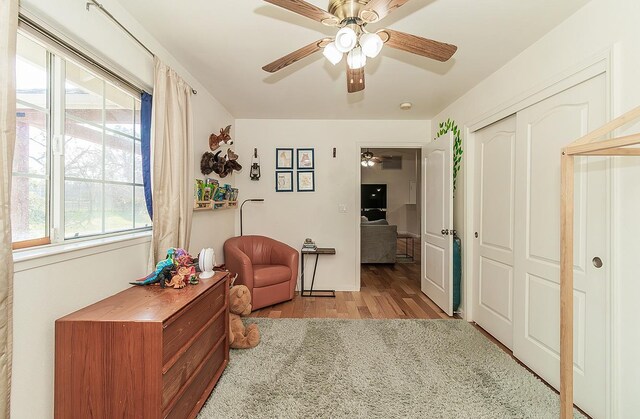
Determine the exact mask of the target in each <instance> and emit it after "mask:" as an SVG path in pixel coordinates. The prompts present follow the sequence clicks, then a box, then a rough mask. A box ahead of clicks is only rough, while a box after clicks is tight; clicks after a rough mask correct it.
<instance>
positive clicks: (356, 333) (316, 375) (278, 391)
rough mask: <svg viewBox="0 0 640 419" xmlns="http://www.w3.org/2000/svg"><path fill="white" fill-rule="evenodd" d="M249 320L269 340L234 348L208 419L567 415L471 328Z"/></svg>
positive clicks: (432, 323)
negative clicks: (247, 346) (256, 344)
mask: <svg viewBox="0 0 640 419" xmlns="http://www.w3.org/2000/svg"><path fill="white" fill-rule="evenodd" d="M245 320H249V322H254V321H255V323H257V324H258V326H259V327H260V331H261V334H262V342H261V343H260V345H258V347H256V348H254V349H250V350H231V361H230V363H229V366H228V367H227V369H226V371H225V372H224V374H223V375H222V377H221V379H220V381H219V383H218V384H217V386H216V388H215V389H214V391H213V393H212V394H211V397H210V398H209V400H208V401H207V403H206V404H205V406H204V407H203V408H202V411H201V412H200V415H199V416H198V418H199V419H213V418H343V417H349V418H456V419H457V418H476V419H481V418H491V419H494V418H557V417H558V416H559V406H560V402H559V397H558V396H557V395H556V394H555V393H554V392H553V391H552V390H550V389H549V388H548V387H547V386H546V385H545V384H544V383H542V382H541V381H540V380H538V379H537V378H536V377H535V376H534V375H533V374H531V373H530V372H528V371H527V370H526V369H524V368H522V367H521V366H520V365H518V364H517V363H516V362H515V361H514V360H513V359H512V358H511V357H509V355H507V354H506V353H504V352H503V351H501V350H500V349H499V348H498V347H497V346H495V345H494V344H493V343H491V342H490V341H489V340H487V338H485V337H484V336H483V335H482V334H481V333H480V332H478V331H477V330H476V329H474V328H473V326H471V325H470V324H468V323H467V322H465V321H463V320H335V319H245ZM575 417H582V415H580V414H578V413H576V415H575Z"/></svg>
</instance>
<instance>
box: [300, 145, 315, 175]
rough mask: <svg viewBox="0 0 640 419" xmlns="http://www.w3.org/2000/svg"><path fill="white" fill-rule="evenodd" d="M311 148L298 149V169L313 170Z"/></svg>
mask: <svg viewBox="0 0 640 419" xmlns="http://www.w3.org/2000/svg"><path fill="white" fill-rule="evenodd" d="M313 169H315V167H314V162H313V148H299V149H298V170H313Z"/></svg>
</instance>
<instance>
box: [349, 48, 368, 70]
mask: <svg viewBox="0 0 640 419" xmlns="http://www.w3.org/2000/svg"><path fill="white" fill-rule="evenodd" d="M366 63H367V56H366V55H364V52H362V48H360V47H358V48H354V49H352V50H351V51H349V54H347V64H348V65H349V68H350V69H352V70H357V69H359V68H362V67H364V66H365V64H366Z"/></svg>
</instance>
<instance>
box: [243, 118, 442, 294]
mask: <svg viewBox="0 0 640 419" xmlns="http://www.w3.org/2000/svg"><path fill="white" fill-rule="evenodd" d="M430 129H431V125H430V122H429V121H342V120H341V121H327V120H255V119H239V120H237V121H236V138H237V139H238V149H237V151H238V153H239V154H240V159H241V163H242V165H243V166H244V167H245V168H246V169H245V170H243V173H241V174H239V175H237V176H236V180H237V184H238V186H239V187H240V194H241V196H242V199H246V198H264V199H265V202H264V203H248V204H246V205H245V207H244V233H245V234H258V235H265V236H269V237H272V238H274V239H276V240H280V241H282V242H285V243H287V244H289V245H290V246H292V247H294V248H296V249H299V248H300V247H301V246H302V242H303V241H304V239H305V238H306V237H311V238H312V239H314V240H315V241H316V243H317V244H318V246H321V247H335V248H336V251H337V254H336V255H335V256H323V257H321V259H322V260H321V261H319V263H318V274H317V277H316V284H315V287H317V288H335V289H337V290H342V291H354V290H356V284H355V278H356V272H355V269H356V265H357V263H356V231H357V227H358V224H357V223H359V214H360V203H359V202H356V200H357V198H356V195H357V192H358V190H359V187H360V186H359V183H358V180H357V174H358V171H359V170H360V167H361V166H360V163H359V162H360V144H359V143H361V142H366V143H367V145H374V144H375V143H376V142H379V143H383V142H388V141H389V139H390V138H393V139H394V141H397V142H398V143H400V142H426V141H427V140H428V137H429V132H430ZM254 147H257V148H258V155H259V156H260V159H261V168H262V178H261V179H260V181H258V182H255V181H251V180H249V172H248V167H249V163H250V157H251V154H252V152H253V149H254ZM276 147H289V148H302V147H313V148H315V165H316V169H315V176H316V191H315V192H306V193H303V192H287V193H284V192H281V193H277V192H275V155H276V151H275V149H276ZM333 147H336V148H337V157H336V158H335V159H334V158H333V157H332V149H333ZM294 175H295V173H294ZM339 205H345V206H346V211H347V212H346V213H341V212H339ZM358 266H359V265H358Z"/></svg>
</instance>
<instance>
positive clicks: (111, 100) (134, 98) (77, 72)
mask: <svg viewBox="0 0 640 419" xmlns="http://www.w3.org/2000/svg"><path fill="white" fill-rule="evenodd" d="M17 51H18V53H17V60H16V70H17V113H16V117H17V136H16V137H17V138H16V148H15V157H14V161H13V176H14V177H13V189H12V197H11V199H12V209H11V222H12V227H13V242H14V248H19V247H27V246H31V245H37V244H46V243H51V242H53V243H55V242H62V241H65V240H70V239H77V238H83V237H89V236H96V235H103V234H111V233H118V232H125V231H131V230H138V229H148V228H150V227H151V220H150V219H149V215H148V214H147V210H146V204H145V199H144V189H143V184H142V153H141V142H140V138H141V132H140V131H141V126H140V98H139V93H138V92H135V91H132V90H129V89H128V88H126V87H122V86H120V85H118V83H117V82H116V81H115V80H112V79H110V78H109V77H107V76H106V75H103V74H102V73H101V72H100V71H99V70H98V69H96V68H93V67H92V66H91V64H89V63H87V62H84V61H83V60H82V59H81V58H80V57H75V56H72V55H71V54H68V55H67V54H64V53H60V52H58V51H59V48H56V47H55V46H54V45H47V43H46V42H43V41H42V40H40V39H39V38H35V37H31V35H30V34H28V33H24V32H19V33H18V46H17Z"/></svg>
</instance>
